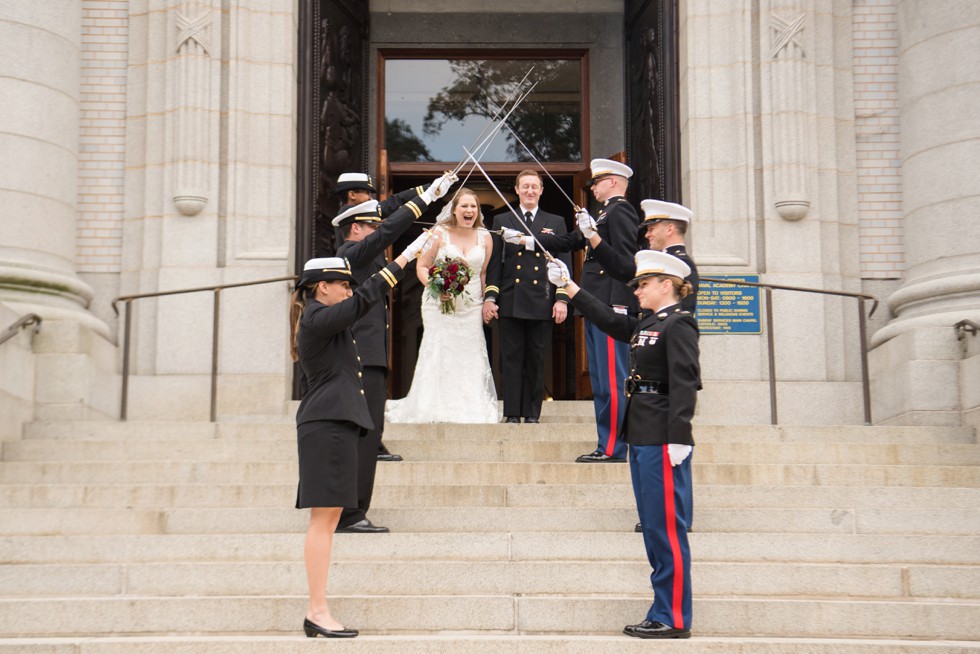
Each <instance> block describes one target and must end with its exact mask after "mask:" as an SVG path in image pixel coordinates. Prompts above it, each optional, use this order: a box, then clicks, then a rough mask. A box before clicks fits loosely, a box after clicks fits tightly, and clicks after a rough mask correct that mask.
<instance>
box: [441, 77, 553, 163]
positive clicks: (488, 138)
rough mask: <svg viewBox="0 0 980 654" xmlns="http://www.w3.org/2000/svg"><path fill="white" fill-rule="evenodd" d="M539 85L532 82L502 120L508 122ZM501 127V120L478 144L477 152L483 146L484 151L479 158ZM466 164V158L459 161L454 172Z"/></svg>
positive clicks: (485, 151) (482, 153) (488, 147)
mask: <svg viewBox="0 0 980 654" xmlns="http://www.w3.org/2000/svg"><path fill="white" fill-rule="evenodd" d="M537 85H538V83H537V82H535V83H534V84H532V85H531V88H529V89H528V90H527V92H526V93H525V94H524V95H522V96H521V97H519V98H518V99H517V100H516V101H515V102H514V105H513V106H512V107H511V108H510V111H508V112H507V114H506V115H505V116H504V117H503V118H502V119H501V120H502V121H504V122H506V120H507V119H508V118H510V115H511V114H512V113H514V110H515V109H517V108H518V107H519V106H520V105H521V103H522V102H524V100H525V99H527V96H529V95H531V92H532V91H533V90H534V87H535V86H537ZM501 127H502V125H501V123H500V122H498V123H496V124H494V126H493V130H491V132H490V133H489V134H487V136H486V137H485V138H484V139H483V141H481V142H480V144H479V145H477V147H476V148H474V151H476V152H479V151H480V149H481V148H482V152H480V156H479V157H477V160H479V159H482V158H483V155H485V154H486V153H487V150H489V149H490V143H491V142H492V141H493V139H494V138H496V136H497V133H498V132H500V128H501ZM463 150H464V151H466V152H469V150H467V149H466V148H463ZM470 156H473V155H472V154H471V155H470ZM464 165H466V160H465V159H464V160H462V161H460V162H459V165H458V166H456V168H455V169H454V170H453V174H454V175H455V174H457V173H459V171H460V170H462V169H463V166H464Z"/></svg>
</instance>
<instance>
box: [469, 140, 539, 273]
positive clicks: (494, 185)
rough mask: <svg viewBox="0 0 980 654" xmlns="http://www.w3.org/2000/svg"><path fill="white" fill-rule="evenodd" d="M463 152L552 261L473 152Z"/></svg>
mask: <svg viewBox="0 0 980 654" xmlns="http://www.w3.org/2000/svg"><path fill="white" fill-rule="evenodd" d="M463 152H465V153H466V161H471V160H472V161H473V165H475V166H476V167H477V169H479V171H480V172H481V173H483V177H484V178H486V180H487V182H488V183H489V184H490V186H491V187H492V188H493V190H494V192H495V193H496V194H497V196H498V197H499V198H500V199H501V200H503V202H504V206H506V207H507V208H508V209H510V212H511V213H512V214H514V218H517V222H519V223H520V224H521V225H522V226H523V227H524V229H526V230H527V233H528V236H530V237H531V239H532V240H533V241H534V242H535V243H537V245H538V247H539V248H541V252H543V253H544V258H545V259H547V260H548V261H554V260H555V258H554V257H553V256H551V253H550V252H548V251H547V250H546V249H545V248H544V246H543V245H541V241H539V240H538V239H537V237H535V235H534V232H533V231H531V228H530V227H529V226H528V224H527V223H526V222H524V218H522V217H521V215H520V214H519V213H517V212H516V211H514V207H512V206H511V205H510V202H508V201H507V198H505V197H504V194H503V193H501V192H500V189H499V188H497V185H496V184H494V183H493V180H492V179H490V175H488V174H487V171H486V170H484V169H483V166H481V165H480V162H479V161H477V160H476V157H474V156H473V153H472V152H470V151H469V150H467V149H466V148H463Z"/></svg>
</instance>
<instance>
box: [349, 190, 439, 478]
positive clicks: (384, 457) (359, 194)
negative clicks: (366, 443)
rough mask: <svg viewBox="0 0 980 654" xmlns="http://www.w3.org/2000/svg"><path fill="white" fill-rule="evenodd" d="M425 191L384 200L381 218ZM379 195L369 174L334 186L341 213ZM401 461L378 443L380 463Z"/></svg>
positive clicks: (400, 194)
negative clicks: (338, 197) (340, 205)
mask: <svg viewBox="0 0 980 654" xmlns="http://www.w3.org/2000/svg"><path fill="white" fill-rule="evenodd" d="M424 191H425V187H423V186H416V187H415V188H410V189H406V190H404V191H399V192H398V193H393V194H392V195H390V196H388V197H387V198H385V199H384V200H381V201H379V202H378V215H379V216H381V218H387V217H388V216H390V215H391V214H393V213H394V212H395V211H396V210H397V209H398V208H399V207H401V206H402V205H403V204H405V203H406V202H408V201H409V200H411V199H413V198H415V197H418V196H420V195H422V193H423V192H424ZM377 193H378V190H377V189H376V188H375V186H374V179H373V178H372V177H371V176H370V175H368V174H367V173H343V174H341V175H340V177H338V178H337V184H336V186H334V194H336V195H338V196H340V201H341V202H340V203H341V204H342V205H344V206H343V207H342V208H341V212H343V211H344V210H345V209H348V208H350V207H352V206H357V205H359V204H364V203H365V202H369V201H371V200H374V199H375V197H376V196H377ZM334 221H336V218H334ZM334 238H335V240H336V242H337V248H338V250H339V248H340V245H341V243H343V242H344V238H345V237H344V234H343V231H342V230H341V229H338V228H337V227H336V226H335V227H334ZM341 256H345V255H341ZM386 365H387V364H386ZM401 460H402V457H401V455H399V454H392V453H391V452H389V451H388V448H387V447H385V444H384V442H379V443H378V461H401Z"/></svg>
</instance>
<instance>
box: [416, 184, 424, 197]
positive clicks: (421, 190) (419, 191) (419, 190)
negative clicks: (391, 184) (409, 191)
mask: <svg viewBox="0 0 980 654" xmlns="http://www.w3.org/2000/svg"><path fill="white" fill-rule="evenodd" d="M423 193H425V189H424V188H422V187H421V186H416V187H415V195H422V194H423Z"/></svg>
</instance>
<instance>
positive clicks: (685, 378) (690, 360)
mask: <svg viewBox="0 0 980 654" xmlns="http://www.w3.org/2000/svg"><path fill="white" fill-rule="evenodd" d="M572 304H573V305H575V308H576V309H579V310H580V311H581V312H582V313H583V314H585V317H586V318H588V319H589V320H591V321H592V322H593V323H595V324H596V325H597V326H598V327H599V329H601V330H602V331H603V332H605V333H606V334H609V335H610V336H612V337H613V338H615V339H616V340H618V341H625V342H628V343H629V344H630V373H629V374H630V378H632V379H633V381H634V382H635V383H637V384H644V385H656V386H657V387H659V389H660V391H661V394H656V393H648V392H633V393H632V394H631V395H630V396H629V397H628V398H627V400H626V420H625V421H624V422H623V426H622V429H621V431H620V436H621V437H622V439H623V441H625V442H627V443H630V444H631V445H663V444H664V443H681V444H685V445H694V437H693V436H692V434H691V418H693V417H694V405H695V402H696V400H697V391H698V389H699V388H701V365H700V363H699V351H698V324H697V321H695V320H694V316H693V315H692V314H691V313H690V312H689V311H685V310H684V309H682V308H681V305H680V304H675V305H672V306H669V307H666V308H664V309H663V310H661V311H658V312H656V313H647V312H644V313H643V314H642V315H641V316H640V317H639V318H636V317H633V316H625V315H622V314H618V313H616V312H614V311H613V310H612V309H611V308H609V307H608V306H606V305H605V304H603V303H602V302H601V301H599V300H598V298H596V297H595V296H593V295H591V294H590V293H588V292H587V291H584V290H580V291H579V292H578V293H577V294H576V295H575V297H574V298H572ZM663 393H665V394H663Z"/></svg>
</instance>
